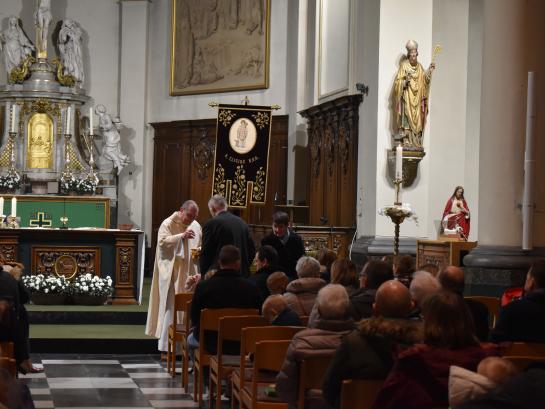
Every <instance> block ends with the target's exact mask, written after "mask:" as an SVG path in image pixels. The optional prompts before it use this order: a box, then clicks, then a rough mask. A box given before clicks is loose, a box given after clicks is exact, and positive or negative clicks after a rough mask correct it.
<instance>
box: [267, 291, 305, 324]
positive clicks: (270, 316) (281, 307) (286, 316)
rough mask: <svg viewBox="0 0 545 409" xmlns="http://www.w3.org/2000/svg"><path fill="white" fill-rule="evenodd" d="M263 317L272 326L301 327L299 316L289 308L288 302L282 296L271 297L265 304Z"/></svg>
mask: <svg viewBox="0 0 545 409" xmlns="http://www.w3.org/2000/svg"><path fill="white" fill-rule="evenodd" d="M263 316H264V317H265V318H267V321H269V323H270V324H271V325H278V326H294V327H299V326H301V320H300V319H299V316H298V315H297V314H296V313H295V312H294V311H293V310H292V309H291V308H289V307H288V304H287V303H286V300H285V299H284V297H282V296H281V295H280V294H275V295H269V297H268V298H267V299H266V300H265V302H264V303H263Z"/></svg>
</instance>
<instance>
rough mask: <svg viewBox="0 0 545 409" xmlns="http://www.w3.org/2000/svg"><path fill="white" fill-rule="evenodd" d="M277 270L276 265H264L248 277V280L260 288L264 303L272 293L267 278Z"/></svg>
mask: <svg viewBox="0 0 545 409" xmlns="http://www.w3.org/2000/svg"><path fill="white" fill-rule="evenodd" d="M275 271H277V269H276V268H275V267H263V268H260V269H259V270H257V271H256V273H255V274H253V275H251V276H250V277H248V281H250V282H251V283H253V284H254V285H255V286H256V287H257V289H258V290H259V293H260V294H261V303H262V304H263V302H264V301H265V299H266V298H267V297H268V296H269V295H271V293H270V291H269V288H268V287H267V278H269V276H270V275H271V274H272V273H274V272H275Z"/></svg>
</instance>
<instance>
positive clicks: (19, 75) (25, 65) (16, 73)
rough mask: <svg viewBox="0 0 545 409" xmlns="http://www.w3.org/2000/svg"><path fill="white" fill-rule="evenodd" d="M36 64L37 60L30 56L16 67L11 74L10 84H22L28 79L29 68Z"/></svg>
mask: <svg viewBox="0 0 545 409" xmlns="http://www.w3.org/2000/svg"><path fill="white" fill-rule="evenodd" d="M35 62H36V59H35V58H34V57H33V56H31V55H28V56H27V57H26V58H25V59H24V60H23V62H22V63H21V64H19V66H18V67H15V68H14V69H13V70H11V72H10V73H9V80H8V82H9V83H10V84H21V83H22V82H23V81H24V80H26V78H27V77H28V75H29V73H30V70H29V67H30V66H31V65H32V64H34V63H35Z"/></svg>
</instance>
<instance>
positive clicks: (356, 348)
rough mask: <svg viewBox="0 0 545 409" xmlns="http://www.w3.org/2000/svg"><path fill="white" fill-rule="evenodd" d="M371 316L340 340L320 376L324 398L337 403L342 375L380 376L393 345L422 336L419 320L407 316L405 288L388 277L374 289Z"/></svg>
mask: <svg viewBox="0 0 545 409" xmlns="http://www.w3.org/2000/svg"><path fill="white" fill-rule="evenodd" d="M373 309H374V317H372V318H369V319H366V320H362V321H361V322H359V323H358V328H357V329H356V330H355V331H353V332H351V333H350V334H349V335H348V336H347V337H346V338H345V339H344V340H343V342H342V343H341V346H340V348H339V349H338V350H337V352H336V353H335V355H334V356H333V360H332V361H331V365H330V366H329V369H328V370H327V372H326V375H325V377H324V386H323V388H322V392H323V394H324V398H325V399H326V401H327V402H328V403H329V404H330V405H332V406H335V407H339V403H340V396H341V386H342V382H343V380H344V379H384V378H386V376H387V375H388V372H389V371H390V369H391V368H392V365H393V355H392V353H393V351H394V348H396V347H398V346H400V347H406V346H410V345H412V344H414V343H415V342H418V341H420V340H422V328H421V324H420V323H417V322H412V321H409V320H408V316H409V314H410V312H411V309H412V302H411V297H410V294H409V290H408V289H407V287H405V285H404V284H402V283H401V282H400V281H396V280H390V281H387V282H385V283H383V284H382V285H381V286H380V287H379V289H378V290H377V291H376V297H375V303H374V304H373Z"/></svg>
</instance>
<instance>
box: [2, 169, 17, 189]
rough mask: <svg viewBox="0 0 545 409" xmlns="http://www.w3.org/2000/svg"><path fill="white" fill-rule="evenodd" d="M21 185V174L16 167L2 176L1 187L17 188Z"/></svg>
mask: <svg viewBox="0 0 545 409" xmlns="http://www.w3.org/2000/svg"><path fill="white" fill-rule="evenodd" d="M19 186H21V176H20V175H19V173H17V171H16V170H15V169H10V170H8V173H7V174H6V175H2V176H0V187H2V188H4V189H8V190H15V189H18V188H19Z"/></svg>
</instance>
